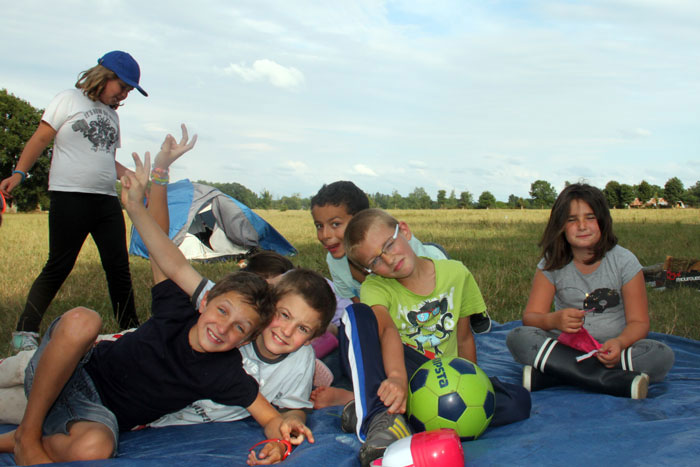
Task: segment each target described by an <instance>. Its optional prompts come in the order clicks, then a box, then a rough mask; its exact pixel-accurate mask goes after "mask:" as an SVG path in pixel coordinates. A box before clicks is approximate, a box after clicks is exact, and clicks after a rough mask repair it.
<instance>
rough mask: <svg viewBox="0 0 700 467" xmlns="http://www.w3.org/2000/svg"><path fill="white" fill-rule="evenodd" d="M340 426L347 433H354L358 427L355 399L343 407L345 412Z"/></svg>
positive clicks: (341, 416)
mask: <svg viewBox="0 0 700 467" xmlns="http://www.w3.org/2000/svg"><path fill="white" fill-rule="evenodd" d="M340 428H341V429H342V430H343V431H344V432H345V433H354V432H355V429H356V428H357V413H355V400H354V399H353V400H351V401H350V402H348V403H347V404H345V407H343V413H342V414H341V415H340Z"/></svg>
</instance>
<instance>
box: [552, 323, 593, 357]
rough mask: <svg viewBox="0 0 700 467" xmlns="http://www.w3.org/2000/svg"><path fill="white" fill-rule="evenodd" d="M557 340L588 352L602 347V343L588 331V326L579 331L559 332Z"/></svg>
mask: <svg viewBox="0 0 700 467" xmlns="http://www.w3.org/2000/svg"><path fill="white" fill-rule="evenodd" d="M557 340H558V341H559V342H561V343H562V344H564V345H568V346H569V347H573V348H574V349H576V350H580V351H581V352H586V353H588V352H590V351H592V350H597V349H599V348H601V347H602V346H601V345H600V343H599V342H598V341H597V340H595V338H594V337H593V336H591V335H590V334H589V333H588V331H586V328H581V329H579V330H578V332H574V333H568V332H562V333H561V334H559V338H558V339H557Z"/></svg>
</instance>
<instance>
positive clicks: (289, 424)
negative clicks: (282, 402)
mask: <svg viewBox="0 0 700 467" xmlns="http://www.w3.org/2000/svg"><path fill="white" fill-rule="evenodd" d="M280 433H282V437H283V438H284V439H286V440H288V441H289V442H290V443H292V444H294V445H295V446H296V445H299V444H301V443H303V442H304V439H308V440H309V443H313V442H314V434H313V433H312V432H311V430H310V429H309V427H308V426H306V425H304V422H302V421H301V420H299V419H298V418H297V417H294V416H287V417H284V421H283V422H282V424H281V425H280Z"/></svg>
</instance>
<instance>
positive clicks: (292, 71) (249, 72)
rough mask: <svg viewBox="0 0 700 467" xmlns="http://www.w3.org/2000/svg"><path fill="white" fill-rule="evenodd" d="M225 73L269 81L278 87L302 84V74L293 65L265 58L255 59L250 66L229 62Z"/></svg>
mask: <svg viewBox="0 0 700 467" xmlns="http://www.w3.org/2000/svg"><path fill="white" fill-rule="evenodd" d="M224 73H226V74H234V75H237V76H239V77H240V78H242V79H243V80H244V81H248V82H259V81H269V82H270V84H272V85H273V86H276V87H278V88H285V89H292V88H296V87H299V86H301V85H302V84H304V74H303V73H302V72H301V71H299V70H298V69H296V68H294V67H285V66H282V65H280V64H279V63H276V62H274V61H272V60H268V59H266V58H264V59H262V60H256V61H255V62H254V63H253V66H252V67H249V66H247V65H246V64H245V63H241V64H240V65H236V64H234V63H232V64H230V65H229V66H228V67H227V68H225V69H224Z"/></svg>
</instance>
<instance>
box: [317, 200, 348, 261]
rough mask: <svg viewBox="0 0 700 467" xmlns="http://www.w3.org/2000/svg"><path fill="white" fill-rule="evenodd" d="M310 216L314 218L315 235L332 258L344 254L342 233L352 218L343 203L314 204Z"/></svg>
mask: <svg viewBox="0 0 700 467" xmlns="http://www.w3.org/2000/svg"><path fill="white" fill-rule="evenodd" d="M311 216H312V217H313V219H314V225H315V226H316V236H317V237H318V241H319V242H321V245H323V247H324V248H325V249H326V250H327V251H328V252H329V253H330V254H331V256H332V257H333V258H336V259H339V258H342V257H343V256H345V248H344V247H343V235H344V234H345V227H346V226H347V225H348V222H350V219H352V215H350V214H348V212H347V210H346V208H345V205H344V204H343V205H340V206H334V205H332V204H327V205H325V206H314V207H313V208H312V209H311Z"/></svg>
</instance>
